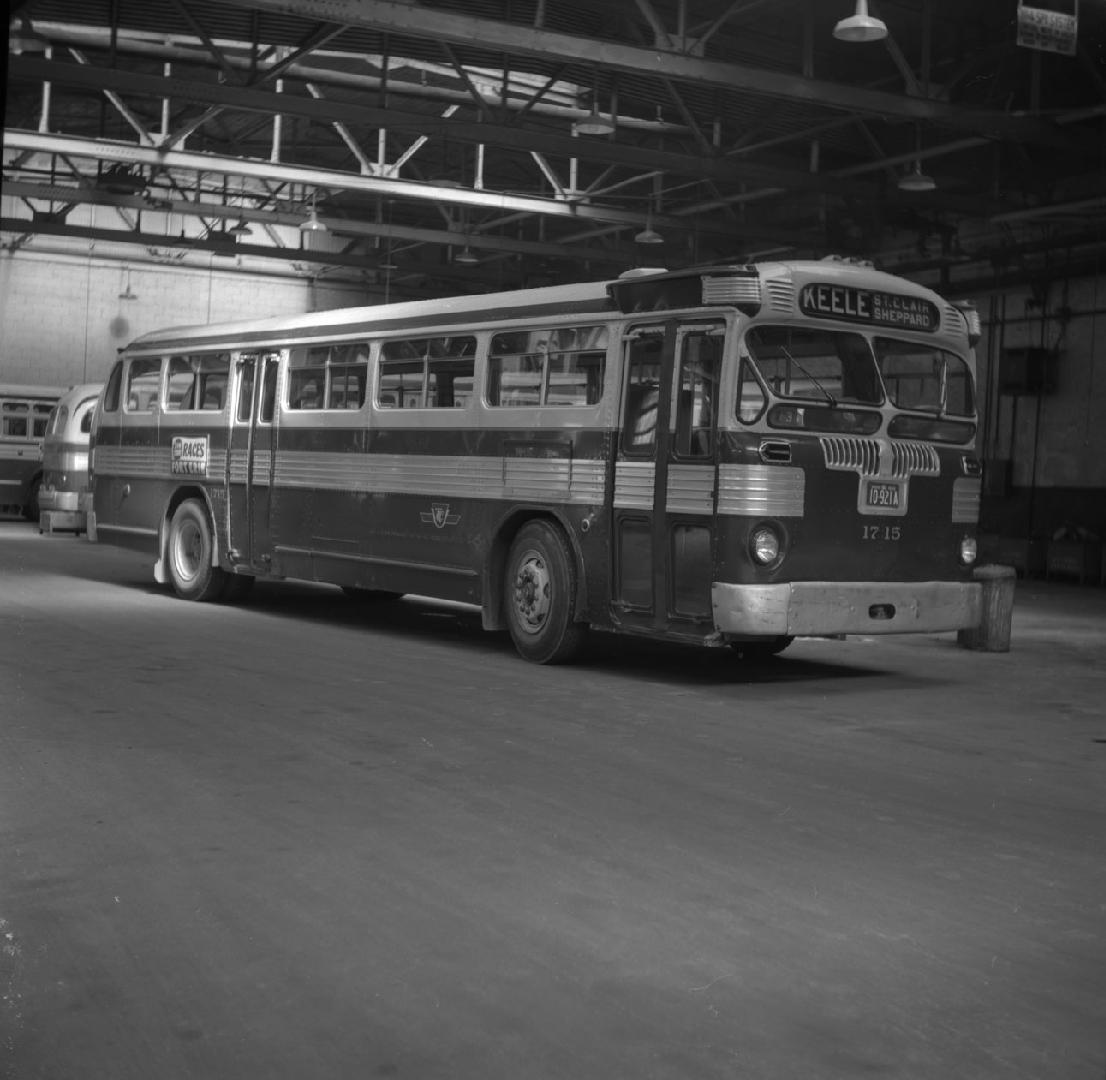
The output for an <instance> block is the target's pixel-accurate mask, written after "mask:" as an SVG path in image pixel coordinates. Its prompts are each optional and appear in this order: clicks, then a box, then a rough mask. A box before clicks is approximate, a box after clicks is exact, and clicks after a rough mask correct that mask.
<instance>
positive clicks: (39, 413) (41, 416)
mask: <svg viewBox="0 0 1106 1080" xmlns="http://www.w3.org/2000/svg"><path fill="white" fill-rule="evenodd" d="M52 409H53V406H52V405H43V404H42V403H41V402H36V403H35V404H34V405H33V406H32V409H31V411H32V417H31V424H32V427H33V429H34V436H35V438H36V439H41V438H42V437H43V436H44V435H45V434H46V427H47V425H48V424H49V423H50V412H51V410H52Z"/></svg>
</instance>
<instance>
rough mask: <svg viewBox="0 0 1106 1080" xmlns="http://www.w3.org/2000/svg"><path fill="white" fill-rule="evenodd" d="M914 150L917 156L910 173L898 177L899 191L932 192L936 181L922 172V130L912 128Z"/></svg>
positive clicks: (916, 127)
mask: <svg viewBox="0 0 1106 1080" xmlns="http://www.w3.org/2000/svg"><path fill="white" fill-rule="evenodd" d="M914 149H915V152H916V153H917V154H918V156H917V157H916V158H915V159H914V165H913V167H912V168H911V170H910V172H908V173H906V174H905V175H903V176H900V177H899V191H932V190H933V189H934V188H935V187H936V186H937V181H936V180H934V179H933V177H932V176H927V175H926V174H925V173H924V172H922V129H921V128H920V127H918V126H915V128H914Z"/></svg>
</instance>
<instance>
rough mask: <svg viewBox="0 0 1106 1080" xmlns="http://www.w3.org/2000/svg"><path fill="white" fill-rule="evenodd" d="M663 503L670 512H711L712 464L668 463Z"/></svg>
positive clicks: (712, 490) (712, 505)
mask: <svg viewBox="0 0 1106 1080" xmlns="http://www.w3.org/2000/svg"><path fill="white" fill-rule="evenodd" d="M665 505H666V507H667V509H668V512H669V513H670V514H707V515H710V514H713V513H714V465H713V464H710V465H669V467H668V484H667V487H666V489H665Z"/></svg>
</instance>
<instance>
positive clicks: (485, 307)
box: [128, 281, 614, 351]
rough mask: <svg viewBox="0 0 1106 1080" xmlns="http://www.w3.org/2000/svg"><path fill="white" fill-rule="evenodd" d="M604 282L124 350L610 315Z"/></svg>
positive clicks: (360, 312)
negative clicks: (498, 320) (486, 321)
mask: <svg viewBox="0 0 1106 1080" xmlns="http://www.w3.org/2000/svg"><path fill="white" fill-rule="evenodd" d="M613 310H614V308H613V306H612V304H611V302H610V298H609V297H608V295H607V282H606V281H594V282H584V283H582V284H574V285H551V286H546V287H544V288H539V289H512V290H510V291H505V292H497V293H480V294H479V295H476V296H469V295H465V296H447V297H442V298H441V299H433V300H407V301H403V302H401V303H397V304H375V305H367V306H364V307H347V308H333V309H331V310H329V311H314V312H307V313H305V314H302V315H291V316H289V315H281V316H274V317H269V318H265V319H246V320H241V321H238V322H227V323H211V324H196V325H191V326H175V327H168V328H165V329H162V330H154V331H152V332H150V333H148V334H143V335H142V336H141V337H138V338H135V340H134V341H132V342H131V344H130V345H129V346H128V348H129V349H134V350H136V351H143V350H145V349H148V348H154V347H158V346H164V345H168V344H170V343H173V342H179V341H181V340H183V339H187V340H188V341H189V342H190V343H191V344H193V345H202V344H203V343H204V342H211V343H215V342H223V341H239V342H249V341H264V340H270V339H272V337H273V336H274V334H277V333H279V334H281V335H282V336H285V337H291V338H297V337H300V338H310V337H314V336H321V335H326V334H327V333H336V332H339V331H349V330H353V329H363V330H390V329H401V328H402V327H404V326H430V325H433V324H439V325H446V324H449V323H455V322H457V321H458V318H459V317H463V318H464V319H465V320H470V321H471V320H478V319H481V318H487V319H493V318H503V317H504V316H512V315H517V316H519V317H525V316H528V315H556V314H565V315H568V314H580V313H584V312H594V313H595V314H596V315H600V314H603V313H607V312H611V311H613Z"/></svg>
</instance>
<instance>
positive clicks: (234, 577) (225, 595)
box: [219, 574, 257, 604]
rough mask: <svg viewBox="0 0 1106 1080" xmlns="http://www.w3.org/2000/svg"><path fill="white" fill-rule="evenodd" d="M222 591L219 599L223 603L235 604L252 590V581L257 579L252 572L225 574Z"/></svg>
mask: <svg viewBox="0 0 1106 1080" xmlns="http://www.w3.org/2000/svg"><path fill="white" fill-rule="evenodd" d="M224 576H225V578H226V580H225V581H224V582H223V591H222V592H221V593H220V594H219V599H220V600H222V601H223V603H225V604H237V603H240V602H241V601H243V600H245V599H246V598H247V597H248V596H249V595H250V593H252V592H253V583H254V582H255V581H256V580H257V579H256V578H255V577H254V576H253V575H252V574H225V575H224Z"/></svg>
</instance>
